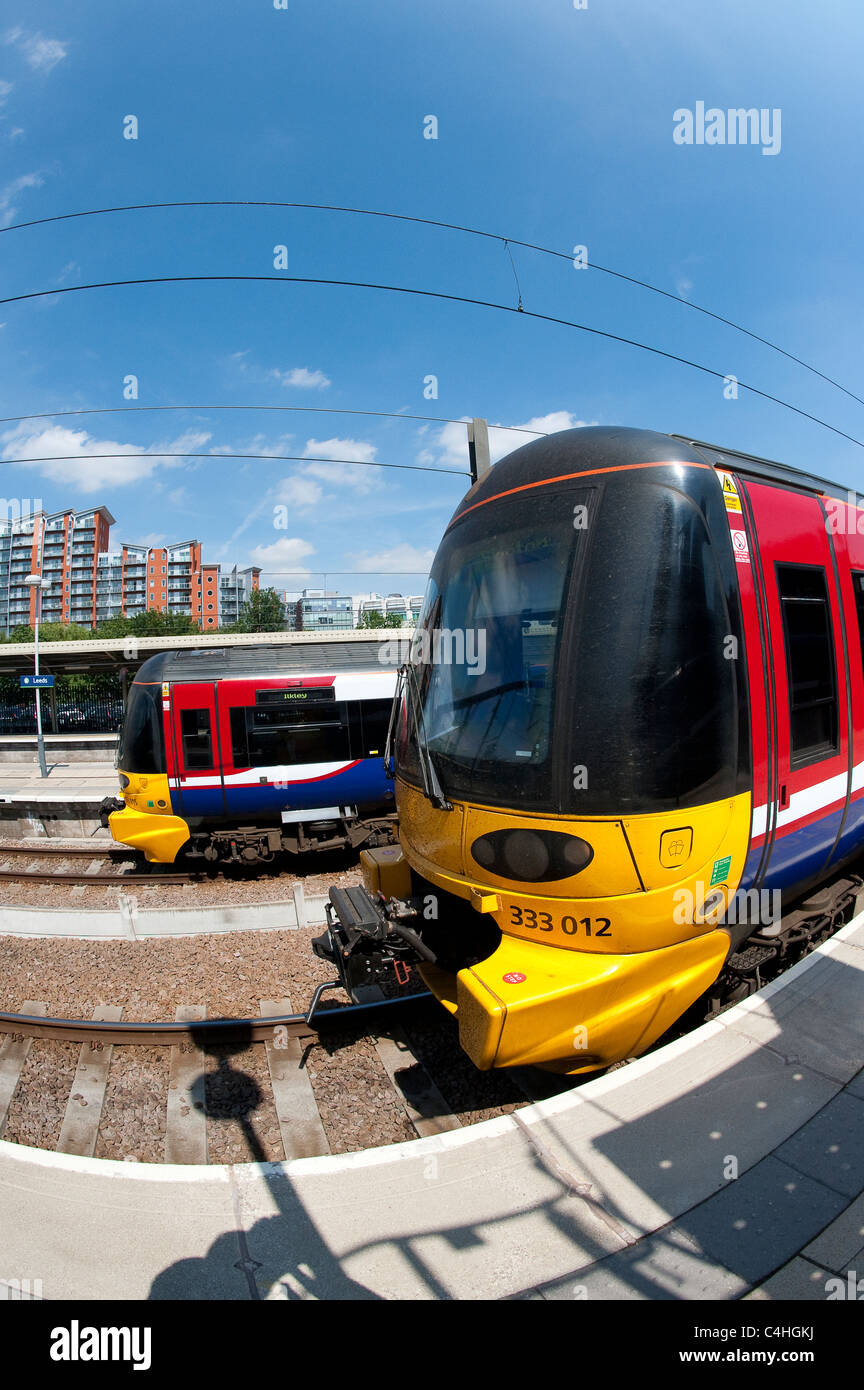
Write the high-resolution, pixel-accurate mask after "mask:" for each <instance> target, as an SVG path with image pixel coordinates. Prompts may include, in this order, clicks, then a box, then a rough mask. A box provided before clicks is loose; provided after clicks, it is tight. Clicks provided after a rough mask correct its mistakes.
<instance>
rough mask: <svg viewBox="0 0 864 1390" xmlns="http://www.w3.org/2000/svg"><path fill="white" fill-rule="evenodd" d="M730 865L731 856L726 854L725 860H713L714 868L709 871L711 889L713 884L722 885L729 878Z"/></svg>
mask: <svg viewBox="0 0 864 1390" xmlns="http://www.w3.org/2000/svg"><path fill="white" fill-rule="evenodd" d="M731 864H732V855H731V854H727V856H726V858H725V859H715V860H714V868H713V869H712V870H711V883H710V885H709V886H710V887H713V886H714V884H715V883H722V882H723V880H724V879H726V878H728V877H729V869H730V867H731Z"/></svg>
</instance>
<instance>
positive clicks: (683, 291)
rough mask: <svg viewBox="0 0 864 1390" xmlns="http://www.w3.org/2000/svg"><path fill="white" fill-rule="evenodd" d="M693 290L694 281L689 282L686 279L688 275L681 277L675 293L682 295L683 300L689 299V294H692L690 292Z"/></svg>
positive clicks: (676, 283)
mask: <svg viewBox="0 0 864 1390" xmlns="http://www.w3.org/2000/svg"><path fill="white" fill-rule="evenodd" d="M692 288H693V281H692V280H688V279H687V277H686V275H682V276H681V277H680V279H678V280H676V282H675V293H676V294H677V295H680V296H681V298H682V299H686V298H687V296H688V294H689V293H690V291H691V290H692Z"/></svg>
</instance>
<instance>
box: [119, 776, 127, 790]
mask: <svg viewBox="0 0 864 1390" xmlns="http://www.w3.org/2000/svg"><path fill="white" fill-rule="evenodd" d="M128 785H129V778H128V777H127V776H126V773H125V772H121V773H120V790H121V792H122V791H123V790H124V789H125V788H126V787H128Z"/></svg>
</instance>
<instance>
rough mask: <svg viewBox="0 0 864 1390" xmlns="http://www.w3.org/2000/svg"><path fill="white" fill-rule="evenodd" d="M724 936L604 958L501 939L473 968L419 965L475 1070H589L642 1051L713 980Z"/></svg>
mask: <svg viewBox="0 0 864 1390" xmlns="http://www.w3.org/2000/svg"><path fill="white" fill-rule="evenodd" d="M728 949H729V937H728V935H727V934H726V932H724V931H713V932H710V933H708V934H707V935H704V936H700V937H697V938H695V939H693V940H690V941H683V942H680V943H678V944H677V945H674V946H667V947H664V948H662V949H660V950H655V951H644V952H638V953H636V954H633V955H612V954H606V953H602V954H601V953H599V952H597V953H594V952H591V953H589V952H583V951H572V950H570V951H568V950H561V949H556V948H555V947H551V946H547V945H545V944H542V945H541V944H539V943H537V944H535V943H534V942H528V941H520V940H517V939H515V938H513V937H506V936H505V937H503V938H502V940H501V944H500V946H499V947H498V949H497V950H496V951H494V952H493V954H492V955H491V956H489V957H487V959H486V960H484V961H481V962H480V963H479V964H478V965H473V966H470V967H469V968H467V969H465V970H460V971H459V973H458V975H457V976H455V977H454V976H453V975H448V974H446V973H445V972H444V971H442V970H439V969H438V968H437V967H430V966H423V967H422V970H421V973H422V975H423V978H424V980H425V981H426V983H427V985H428V986H429V988H430V989H431V990H432V992H433V993H434V994H435V995H436V996H437V998H438V999H439V1000H440V1001H441V1003H442V1004H443V1005H444V1006H445V1008H447V1009H449V1011H450V1012H451V1013H453V1014H455V1016H456V1018H457V1020H458V1023H459V1042H460V1044H461V1046H462V1047H463V1048H464V1050H465V1051H466V1052H467V1053H468V1056H469V1057H470V1058H471V1060H472V1061H473V1063H474V1065H475V1066H476V1067H479V1068H480V1070H482V1071H486V1070H488V1069H489V1068H490V1067H515V1066H546V1067H548V1068H551V1069H552V1070H555V1071H562V1072H568V1073H573V1072H581V1071H594V1070H596V1069H597V1068H598V1067H605V1066H609V1065H610V1064H611V1063H612V1062H616V1061H620V1060H621V1059H623V1058H625V1057H632V1056H635V1055H638V1054H639V1053H641V1052H644V1051H645V1049H646V1048H648V1047H649V1046H650V1045H651V1043H653V1042H655V1041H656V1039H657V1038H659V1037H660V1036H661V1034H663V1033H664V1032H665V1031H666V1029H667V1028H669V1027H670V1026H671V1025H672V1024H673V1023H674V1022H675V1020H676V1019H677V1018H679V1017H680V1015H681V1014H682V1013H683V1012H684V1010H685V1009H686V1008H688V1007H689V1005H690V1004H692V1003H693V1001H694V1000H695V999H697V998H698V997H699V995H700V994H702V993H703V991H704V990H706V989H707V988H708V986H709V985H710V984H711V983H712V982H713V981H714V980H715V979H716V977H717V975H718V974H719V972H720V969H721V967H722V965H723V962H724V960H725V959H726V954H727V951H728Z"/></svg>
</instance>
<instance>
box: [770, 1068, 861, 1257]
mask: <svg viewBox="0 0 864 1390" xmlns="http://www.w3.org/2000/svg"><path fill="white" fill-rule="evenodd" d="M775 1154H776V1157H777V1158H780V1159H782V1160H783V1162H784V1163H789V1164H791V1166H792V1167H793V1168H797V1169H798V1171H799V1172H801V1173H807V1174H809V1176H810V1177H811V1178H815V1179H816V1180H817V1182H821V1183H824V1184H825V1186H826V1187H832V1188H834V1189H835V1191H837V1192H843V1193H845V1194H846V1196H847V1197H855V1196H857V1194H858V1193H859V1192H860V1191H861V1189H862V1188H864V1100H859V1099H858V1097H857V1096H850V1095H848V1094H841V1095H839V1096H835V1098H834V1099H833V1100H832V1101H830V1102H829V1103H828V1105H826V1106H825V1108H824V1110H821V1111H820V1112H819V1114H818V1115H815V1116H814V1117H813V1119H812V1120H810V1121H809V1122H808V1123H807V1124H806V1125H803V1126H802V1128H801V1129H799V1130H798V1131H797V1133H796V1134H793V1135H792V1136H791V1138H789V1139H787V1141H786V1143H785V1144H781V1145H780V1147H779V1148H778V1149H775ZM862 1243H864V1242H862Z"/></svg>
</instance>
